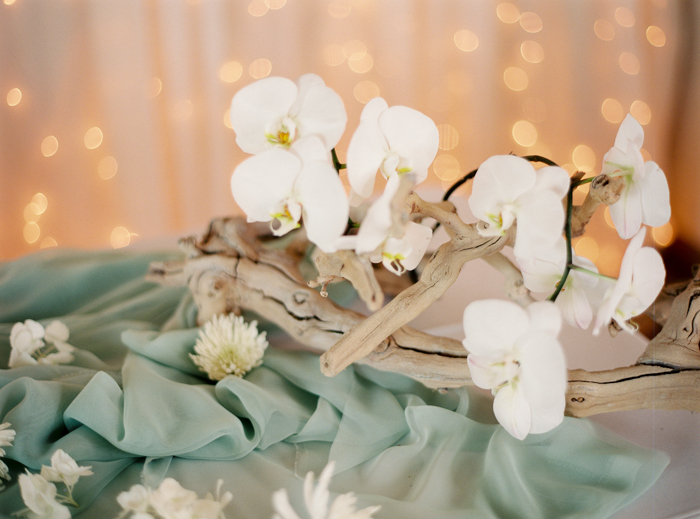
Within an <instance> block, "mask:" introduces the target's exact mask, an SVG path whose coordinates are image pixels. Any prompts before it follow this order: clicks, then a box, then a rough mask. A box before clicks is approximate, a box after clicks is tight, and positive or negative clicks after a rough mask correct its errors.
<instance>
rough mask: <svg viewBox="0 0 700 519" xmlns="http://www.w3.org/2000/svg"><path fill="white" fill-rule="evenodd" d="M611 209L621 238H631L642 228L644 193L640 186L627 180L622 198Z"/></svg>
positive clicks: (611, 214) (611, 215)
mask: <svg viewBox="0 0 700 519" xmlns="http://www.w3.org/2000/svg"><path fill="white" fill-rule="evenodd" d="M609 208H610V217H611V218H612V221H613V224H615V229H617V233H618V234H619V235H620V238H622V239H624V240H627V239H629V238H631V237H632V235H634V234H635V233H636V232H637V231H639V228H640V227H641V226H642V192H641V189H640V186H639V184H638V183H637V182H633V181H629V180H626V186H625V189H624V190H623V192H622V196H621V197H620V199H619V200H618V201H617V202H615V203H614V204H612V205H611V206H609Z"/></svg>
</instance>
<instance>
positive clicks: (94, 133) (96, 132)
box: [84, 126, 104, 150]
mask: <svg viewBox="0 0 700 519" xmlns="http://www.w3.org/2000/svg"><path fill="white" fill-rule="evenodd" d="M103 139H104V135H103V134H102V130H100V129H99V128H98V127H97V126H93V127H92V128H90V129H89V130H88V131H87V132H85V139H84V141H85V147H86V148H87V149H89V150H94V149H95V148H97V147H99V146H100V144H102V140H103Z"/></svg>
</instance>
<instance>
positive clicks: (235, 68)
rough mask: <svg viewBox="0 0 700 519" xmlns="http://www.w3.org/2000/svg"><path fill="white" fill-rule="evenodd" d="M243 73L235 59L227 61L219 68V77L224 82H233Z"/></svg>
mask: <svg viewBox="0 0 700 519" xmlns="http://www.w3.org/2000/svg"><path fill="white" fill-rule="evenodd" d="M242 74H243V66H242V65H241V64H240V63H238V62H237V61H229V62H227V63H224V64H223V65H221V67H220V68H219V79H221V81H224V82H226V83H235V82H236V81H238V80H239V79H240V77H241V75H242Z"/></svg>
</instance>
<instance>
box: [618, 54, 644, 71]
mask: <svg viewBox="0 0 700 519" xmlns="http://www.w3.org/2000/svg"><path fill="white" fill-rule="evenodd" d="M620 68H621V69H622V71H623V72H624V73H625V74H629V75H630V76H634V75H635V74H639V68H640V64H639V58H638V57H637V56H635V55H634V54H632V53H631V52H623V53H622V54H620Z"/></svg>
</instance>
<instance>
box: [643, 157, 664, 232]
mask: <svg viewBox="0 0 700 519" xmlns="http://www.w3.org/2000/svg"><path fill="white" fill-rule="evenodd" d="M644 170H645V174H644V176H643V177H642V178H640V179H639V188H640V190H641V192H642V222H643V223H645V224H647V225H650V226H652V227H659V226H660V225H663V224H665V223H666V222H668V220H669V219H670V218H671V203H670V194H669V190H668V182H667V181H666V175H664V172H663V171H662V170H661V168H660V167H659V166H658V165H657V164H656V162H653V161H648V162H646V163H645V164H644Z"/></svg>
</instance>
